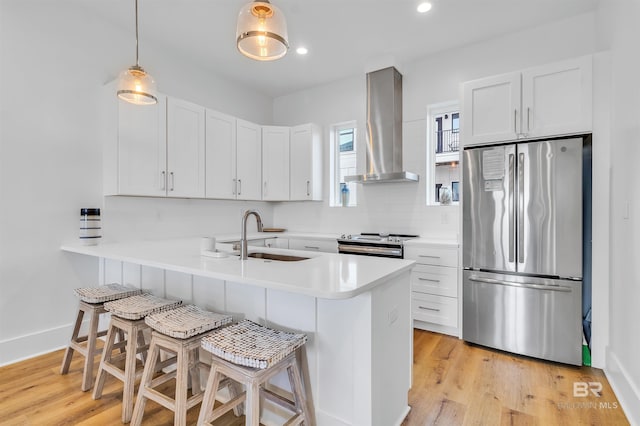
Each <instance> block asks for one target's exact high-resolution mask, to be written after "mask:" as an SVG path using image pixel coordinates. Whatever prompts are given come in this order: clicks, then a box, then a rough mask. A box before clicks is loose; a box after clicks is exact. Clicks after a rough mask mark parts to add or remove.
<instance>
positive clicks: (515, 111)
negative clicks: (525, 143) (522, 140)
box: [513, 109, 518, 134]
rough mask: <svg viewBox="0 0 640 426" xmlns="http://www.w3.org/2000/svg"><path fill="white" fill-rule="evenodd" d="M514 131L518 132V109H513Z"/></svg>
mask: <svg viewBox="0 0 640 426" xmlns="http://www.w3.org/2000/svg"><path fill="white" fill-rule="evenodd" d="M513 132H514V133H515V134H518V110H517V109H514V110H513Z"/></svg>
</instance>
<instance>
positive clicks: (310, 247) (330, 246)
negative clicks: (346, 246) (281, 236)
mask: <svg viewBox="0 0 640 426" xmlns="http://www.w3.org/2000/svg"><path fill="white" fill-rule="evenodd" d="M289 249H291V250H306V251H321V252H326V253H337V252H338V242H337V241H336V240H294V239H290V240H289Z"/></svg>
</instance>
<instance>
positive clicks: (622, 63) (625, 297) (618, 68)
mask: <svg viewBox="0 0 640 426" xmlns="http://www.w3.org/2000/svg"><path fill="white" fill-rule="evenodd" d="M600 6H601V7H600V10H599V15H598V16H599V20H601V21H602V22H603V24H602V27H601V29H602V32H601V33H600V36H601V40H600V42H601V43H603V44H604V45H605V46H606V45H609V47H610V48H611V76H610V78H611V79H610V84H611V96H610V102H611V115H610V118H611V150H610V155H611V165H612V167H611V170H610V172H611V181H610V188H609V189H610V192H609V193H610V198H609V206H610V222H609V225H610V229H611V233H610V236H609V245H610V257H609V262H610V265H611V268H610V282H611V284H610V292H609V295H608V298H609V304H610V306H609V308H610V309H609V312H610V313H609V315H610V316H609V319H610V325H609V341H608V344H609V346H608V347H607V358H606V369H605V371H606V373H607V377H608V378H609V381H610V382H611V384H612V386H613V388H614V391H615V392H616V395H617V396H618V399H620V401H621V402H622V403H623V404H624V408H625V413H626V415H627V417H628V419H629V420H630V422H631V423H632V424H636V425H640V363H638V359H639V358H640V339H638V336H640V316H639V315H638V306H640V270H638V268H637V266H636V265H637V262H638V259H640V221H639V220H638V217H639V214H640V170H639V169H638V166H637V161H638V158H640V86H639V85H638V83H637V82H638V76H639V75H640V53H639V52H638V48H637V41H638V40H640V27H638V22H640V3H639V2H638V1H635V0H615V1H611V2H607V4H606V8H605V5H602V4H601V5H600ZM594 314H595V312H594ZM595 320H596V318H594V321H595Z"/></svg>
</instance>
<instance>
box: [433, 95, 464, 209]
mask: <svg viewBox="0 0 640 426" xmlns="http://www.w3.org/2000/svg"><path fill="white" fill-rule="evenodd" d="M460 108H461V105H460V102H459V101H458V100H451V101H446V102H439V103H435V104H431V105H428V106H427V137H426V144H427V146H426V179H425V181H426V183H425V185H426V190H425V192H426V194H425V195H426V205H427V206H440V205H441V204H440V202H438V201H436V200H435V199H434V198H435V197H434V195H435V188H436V167H437V165H436V149H437V144H438V140H437V137H435V119H436V117H437V116H440V115H443V114H455V113H457V114H458V120H460V118H461V117H460V115H461V110H460ZM458 123H459V122H458ZM451 125H452V126H453V120H452V123H451ZM459 131H460V130H459V127H458V132H459ZM460 152H461V149H460V150H459V151H458V167H459V165H460V159H461V156H460ZM458 204H459V203H458V202H453V203H452V205H458Z"/></svg>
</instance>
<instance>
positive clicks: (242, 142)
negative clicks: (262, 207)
mask: <svg viewBox="0 0 640 426" xmlns="http://www.w3.org/2000/svg"><path fill="white" fill-rule="evenodd" d="M115 93H116V82H111V83H109V84H107V85H105V86H104V88H103V96H104V103H103V105H104V107H105V108H104V110H103V111H102V112H103V114H102V117H103V120H102V122H101V124H102V125H103V128H101V129H100V133H101V134H102V135H103V137H104V146H103V171H104V175H103V189H104V194H105V195H134V196H151V197H176V198H177V197H180V198H212V199H226V200H262V199H264V200H268V201H286V200H289V199H293V200H320V199H322V153H321V149H322V147H321V143H320V132H319V129H318V127H317V126H315V125H311V124H305V125H302V126H297V127H282V126H260V125H258V124H254V123H251V122H248V121H244V120H241V119H238V118H236V117H232V116H229V115H226V114H222V113H219V112H216V111H212V110H208V109H206V108H204V107H203V106H200V105H196V104H193V103H191V102H187V101H183V100H180V99H176V98H172V97H168V96H166V95H162V94H158V103H157V104H156V105H144V106H141V105H133V104H130V103H127V102H125V101H121V100H119V99H118V98H117V97H116V94H115ZM263 138H264V145H265V148H264V153H263ZM263 169H264V170H263ZM294 194H295V197H293V195H294ZM290 195H291V197H290Z"/></svg>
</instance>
